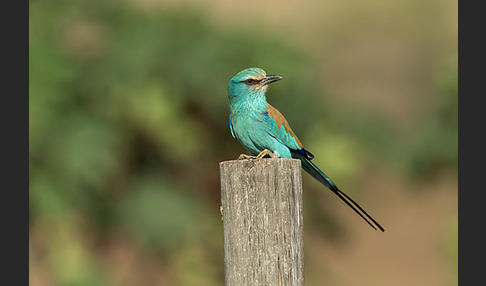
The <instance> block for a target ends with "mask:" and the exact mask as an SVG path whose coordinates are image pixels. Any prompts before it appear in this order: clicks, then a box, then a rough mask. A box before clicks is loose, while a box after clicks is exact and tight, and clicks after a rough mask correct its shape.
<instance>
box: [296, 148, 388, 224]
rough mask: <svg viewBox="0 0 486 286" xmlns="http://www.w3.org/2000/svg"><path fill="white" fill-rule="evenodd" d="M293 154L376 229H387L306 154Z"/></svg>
mask: <svg viewBox="0 0 486 286" xmlns="http://www.w3.org/2000/svg"><path fill="white" fill-rule="evenodd" d="M293 155H294V156H293V157H294V158H296V159H300V160H301V161H302V169H304V170H305V171H306V172H307V173H309V175H311V176H312V177H313V178H314V179H316V180H318V181H319V182H320V183H321V184H323V185H324V186H326V187H327V188H328V189H329V190H331V191H332V192H333V193H334V194H336V195H337V196H338V197H339V198H340V199H341V200H342V201H344V202H345V203H346V204H347V205H348V206H349V207H350V208H352V209H353V210H354V211H355V212H356V213H357V214H358V215H359V216H360V217H361V218H363V219H364V220H365V221H366V222H367V223H368V224H369V225H370V226H371V227H372V228H374V229H375V230H376V227H378V228H379V229H380V230H381V231H385V230H384V229H383V227H382V226H381V225H380V224H379V223H378V222H376V220H374V219H373V218H372V217H371V216H370V215H369V214H368V213H367V212H366V211H365V210H364V209H363V208H362V207H361V206H360V205H358V203H356V202H355V201H354V200H353V199H351V198H350V197H349V196H348V195H346V194H345V193H343V192H342V191H341V190H339V189H338V187H337V186H336V185H335V184H334V182H333V181H331V179H330V178H329V177H328V176H326V174H324V172H322V171H321V170H320V169H319V168H318V167H317V166H316V165H314V164H313V163H312V162H311V161H310V160H309V159H308V158H307V157H306V156H303V155H301V154H299V153H297V152H295V153H293ZM358 210H359V211H358ZM360 211H361V212H360ZM370 220H371V221H372V222H373V223H374V224H375V225H376V227H375V225H373V224H372V223H371V222H370Z"/></svg>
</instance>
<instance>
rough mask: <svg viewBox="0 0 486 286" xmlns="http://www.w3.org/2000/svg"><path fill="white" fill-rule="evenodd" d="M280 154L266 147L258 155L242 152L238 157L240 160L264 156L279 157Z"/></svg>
mask: <svg viewBox="0 0 486 286" xmlns="http://www.w3.org/2000/svg"><path fill="white" fill-rule="evenodd" d="M279 157H280V156H279V155H278V154H275V153H273V152H272V151H270V150H268V149H265V150H263V151H262V152H260V154H258V155H256V156H251V155H246V154H241V155H240V156H239V157H238V160H245V159H263V158H274V159H275V158H279Z"/></svg>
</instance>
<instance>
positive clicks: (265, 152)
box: [256, 149, 279, 159]
mask: <svg viewBox="0 0 486 286" xmlns="http://www.w3.org/2000/svg"><path fill="white" fill-rule="evenodd" d="M265 157H266V158H274V159H275V158H278V157H279V156H278V155H277V154H275V153H273V152H272V151H270V150H268V149H265V150H263V151H262V152H260V154H258V155H257V156H256V158H257V159H262V158H265Z"/></svg>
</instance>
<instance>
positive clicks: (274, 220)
mask: <svg viewBox="0 0 486 286" xmlns="http://www.w3.org/2000/svg"><path fill="white" fill-rule="evenodd" d="M219 166H220V176H221V203H222V206H223V236H224V237H223V240H224V263H225V285H226V286H245V285H255V286H258V285H261V286H271V285H282V286H287V285H292V286H302V285H304V234H303V233H304V226H303V217H302V171H301V163H300V160H296V159H254V160H251V159H250V160H236V161H225V162H221V163H220V165H219Z"/></svg>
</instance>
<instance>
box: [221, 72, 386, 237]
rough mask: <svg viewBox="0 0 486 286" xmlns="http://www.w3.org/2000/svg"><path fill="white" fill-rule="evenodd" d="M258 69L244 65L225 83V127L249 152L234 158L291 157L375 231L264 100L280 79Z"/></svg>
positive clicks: (374, 224)
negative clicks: (226, 103)
mask: <svg viewBox="0 0 486 286" xmlns="http://www.w3.org/2000/svg"><path fill="white" fill-rule="evenodd" d="M281 79H282V77H281V76H278V75H268V74H266V72H265V71H264V70H263V69H261V68H257V67H254V68H247V69H244V70H242V71H240V72H238V73H237V74H236V75H235V76H233V77H232V78H231V79H230V81H229V84H228V99H229V110H230V112H229V126H230V132H231V135H232V136H233V137H234V138H236V139H237V140H238V141H239V142H240V143H241V145H243V147H244V148H245V149H246V150H247V151H248V152H250V154H251V155H245V154H241V155H240V157H238V159H261V158H268V157H270V158H294V159H299V160H300V161H301V165H302V169H303V170H305V171H306V172H307V173H309V174H310V175H311V176H312V177H313V178H315V179H316V180H317V181H319V182H320V183H321V184H322V185H324V186H325V187H327V188H328V189H329V190H330V191H332V192H333V193H334V194H335V195H336V196H338V197H339V198H340V199H341V200H342V201H344V202H345V203H346V204H347V205H348V206H349V207H350V208H352V209H353V210H354V211H355V212H356V213H357V214H358V215H359V216H360V217H361V218H362V219H363V220H364V221H366V222H367V223H368V224H369V225H370V226H371V227H372V228H374V229H375V230H377V228H378V229H380V230H381V231H385V230H384V228H383V227H382V226H381V225H380V224H379V223H378V222H377V221H376V220H375V219H373V218H372V217H371V216H370V215H369V214H368V213H367V212H366V211H365V210H364V209H363V208H362V207H361V206H360V205H358V203H356V202H355V201H354V200H353V199H351V198H350V197H349V196H348V195H346V194H345V193H344V192H342V191H341V190H340V189H339V188H338V187H337V186H336V184H335V183H334V182H333V181H332V180H331V179H330V178H329V177H328V176H327V175H326V174H325V173H324V172H323V171H321V170H320V169H319V168H318V167H317V166H316V165H315V164H314V163H313V162H312V159H314V155H313V154H312V153H311V152H309V151H308V150H306V149H305V148H304V146H303V145H302V142H301V141H300V140H299V139H298V138H297V136H296V135H295V133H294V131H293V130H292V129H291V128H290V125H289V123H288V122H287V120H286V119H285V118H284V117H283V115H282V114H281V113H280V112H279V111H278V110H277V109H276V108H275V107H273V106H271V105H270V104H269V103H268V102H267V97H266V93H267V89H268V86H269V84H271V83H273V82H276V81H279V80H281Z"/></svg>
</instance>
